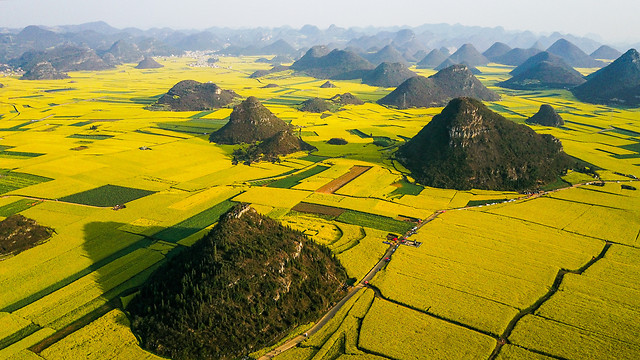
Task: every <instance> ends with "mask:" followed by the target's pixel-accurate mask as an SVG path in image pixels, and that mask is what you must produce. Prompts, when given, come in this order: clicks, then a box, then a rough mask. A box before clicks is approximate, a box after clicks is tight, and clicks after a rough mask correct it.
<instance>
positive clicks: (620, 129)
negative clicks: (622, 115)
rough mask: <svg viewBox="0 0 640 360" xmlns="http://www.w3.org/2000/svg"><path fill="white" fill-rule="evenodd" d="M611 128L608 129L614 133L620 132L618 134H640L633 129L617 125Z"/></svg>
mask: <svg viewBox="0 0 640 360" xmlns="http://www.w3.org/2000/svg"><path fill="white" fill-rule="evenodd" d="M612 128H613V130H609V131H611V132H613V133H616V134H620V135H625V136H640V133H639V132H636V131H633V130H629V129H624V128H621V127H619V126H612Z"/></svg>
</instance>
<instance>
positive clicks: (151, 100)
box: [129, 94, 164, 105]
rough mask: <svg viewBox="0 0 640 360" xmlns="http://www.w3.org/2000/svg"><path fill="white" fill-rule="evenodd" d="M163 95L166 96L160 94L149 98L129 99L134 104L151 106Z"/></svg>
mask: <svg viewBox="0 0 640 360" xmlns="http://www.w3.org/2000/svg"><path fill="white" fill-rule="evenodd" d="M162 95H164V94H159V95H155V96H149V97H134V98H131V99H129V101H131V102H132V103H134V104H140V105H151V104H153V103H155V102H156V101H158V99H160V98H161V97H162Z"/></svg>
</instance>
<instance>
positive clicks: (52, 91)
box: [44, 88, 77, 93]
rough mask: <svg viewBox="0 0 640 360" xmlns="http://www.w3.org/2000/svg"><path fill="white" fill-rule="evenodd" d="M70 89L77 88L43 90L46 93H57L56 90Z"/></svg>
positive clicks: (66, 89) (65, 89)
mask: <svg viewBox="0 0 640 360" xmlns="http://www.w3.org/2000/svg"><path fill="white" fill-rule="evenodd" d="M72 90H77V89H76V88H63V89H48V90H45V91H44V92H46V93H57V92H63V91H72Z"/></svg>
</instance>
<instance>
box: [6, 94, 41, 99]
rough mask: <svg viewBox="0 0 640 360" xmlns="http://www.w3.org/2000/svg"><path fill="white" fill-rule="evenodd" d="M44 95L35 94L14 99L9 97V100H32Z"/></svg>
mask: <svg viewBox="0 0 640 360" xmlns="http://www.w3.org/2000/svg"><path fill="white" fill-rule="evenodd" d="M43 96H44V95H42V94H37V95H24V96H16V97H11V98H9V99H32V98H39V97H43Z"/></svg>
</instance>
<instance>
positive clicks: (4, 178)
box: [0, 169, 53, 194]
mask: <svg viewBox="0 0 640 360" xmlns="http://www.w3.org/2000/svg"><path fill="white" fill-rule="evenodd" d="M51 180H53V179H51V178H48V177H44V176H38V175H32V174H26V173H21V172H15V171H11V170H3V169H0V194H4V193H8V192H10V191H14V190H18V189H22V188H25V187H27V186H31V185H36V184H40V183H43V182H47V181H51Z"/></svg>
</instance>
